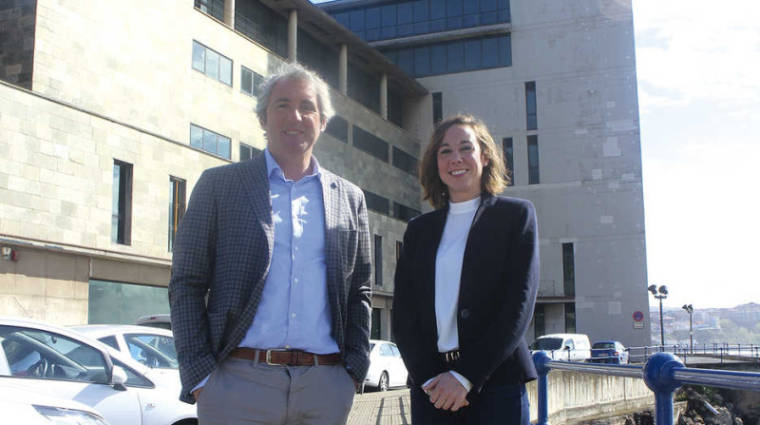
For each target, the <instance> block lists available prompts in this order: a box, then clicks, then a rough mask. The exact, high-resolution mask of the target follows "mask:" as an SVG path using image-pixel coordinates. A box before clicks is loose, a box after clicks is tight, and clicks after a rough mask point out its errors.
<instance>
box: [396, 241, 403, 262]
mask: <svg viewBox="0 0 760 425" xmlns="http://www.w3.org/2000/svg"><path fill="white" fill-rule="evenodd" d="M403 247H404V244H403V243H402V242H401V241H396V261H398V260H399V258H401V249H402V248H403Z"/></svg>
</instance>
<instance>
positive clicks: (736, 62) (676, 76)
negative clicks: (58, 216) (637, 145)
mask: <svg viewBox="0 0 760 425" xmlns="http://www.w3.org/2000/svg"><path fill="white" fill-rule="evenodd" d="M599 1H602V2H603V1H604V0H599ZM612 1H622V2H624V3H626V1H625V0H612ZM314 2H315V3H319V2H320V1H319V0H317V1H314ZM633 14H634V30H635V38H636V71H637V77H638V86H639V90H638V95H639V113H640V128H641V147H642V164H643V180H644V208H645V214H646V241H647V269H648V280H649V282H648V284H655V285H658V286H659V285H666V286H667V287H668V289H669V292H670V295H669V296H668V298H667V299H666V300H664V305H665V306H670V307H680V306H682V305H683V304H692V305H693V306H694V307H695V308H696V309H700V308H708V307H733V306H736V305H739V304H744V303H748V302H756V303H760V189H759V188H756V187H755V186H756V185H757V184H758V183H760V177H758V176H757V175H756V174H755V173H754V172H755V171H758V172H760V1H757V0H721V1H720V2H716V1H714V0H712V1H708V0H633ZM650 301H651V305H653V306H655V305H656V304H655V302H656V300H655V299H654V298H653V297H651V296H650Z"/></svg>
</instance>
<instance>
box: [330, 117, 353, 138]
mask: <svg viewBox="0 0 760 425" xmlns="http://www.w3.org/2000/svg"><path fill="white" fill-rule="evenodd" d="M325 133H327V134H329V135H330V136H332V137H335V138H336V139H338V140H340V141H341V142H343V143H348V121H346V120H345V119H344V118H343V117H341V116H338V115H333V117H332V118H330V121H328V122H327V128H325Z"/></svg>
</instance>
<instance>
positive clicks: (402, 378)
mask: <svg viewBox="0 0 760 425" xmlns="http://www.w3.org/2000/svg"><path fill="white" fill-rule="evenodd" d="M388 345H389V346H390V347H391V352H392V353H393V373H392V374H391V386H394V387H400V386H403V385H406V377H407V374H408V372H407V371H406V366H404V360H403V359H402V358H401V353H400V352H399V351H398V347H396V344H388Z"/></svg>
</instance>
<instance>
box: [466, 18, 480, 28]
mask: <svg viewBox="0 0 760 425" xmlns="http://www.w3.org/2000/svg"><path fill="white" fill-rule="evenodd" d="M477 25H478V15H464V17H463V18H462V26H463V27H465V28H467V27H475V26H477Z"/></svg>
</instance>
